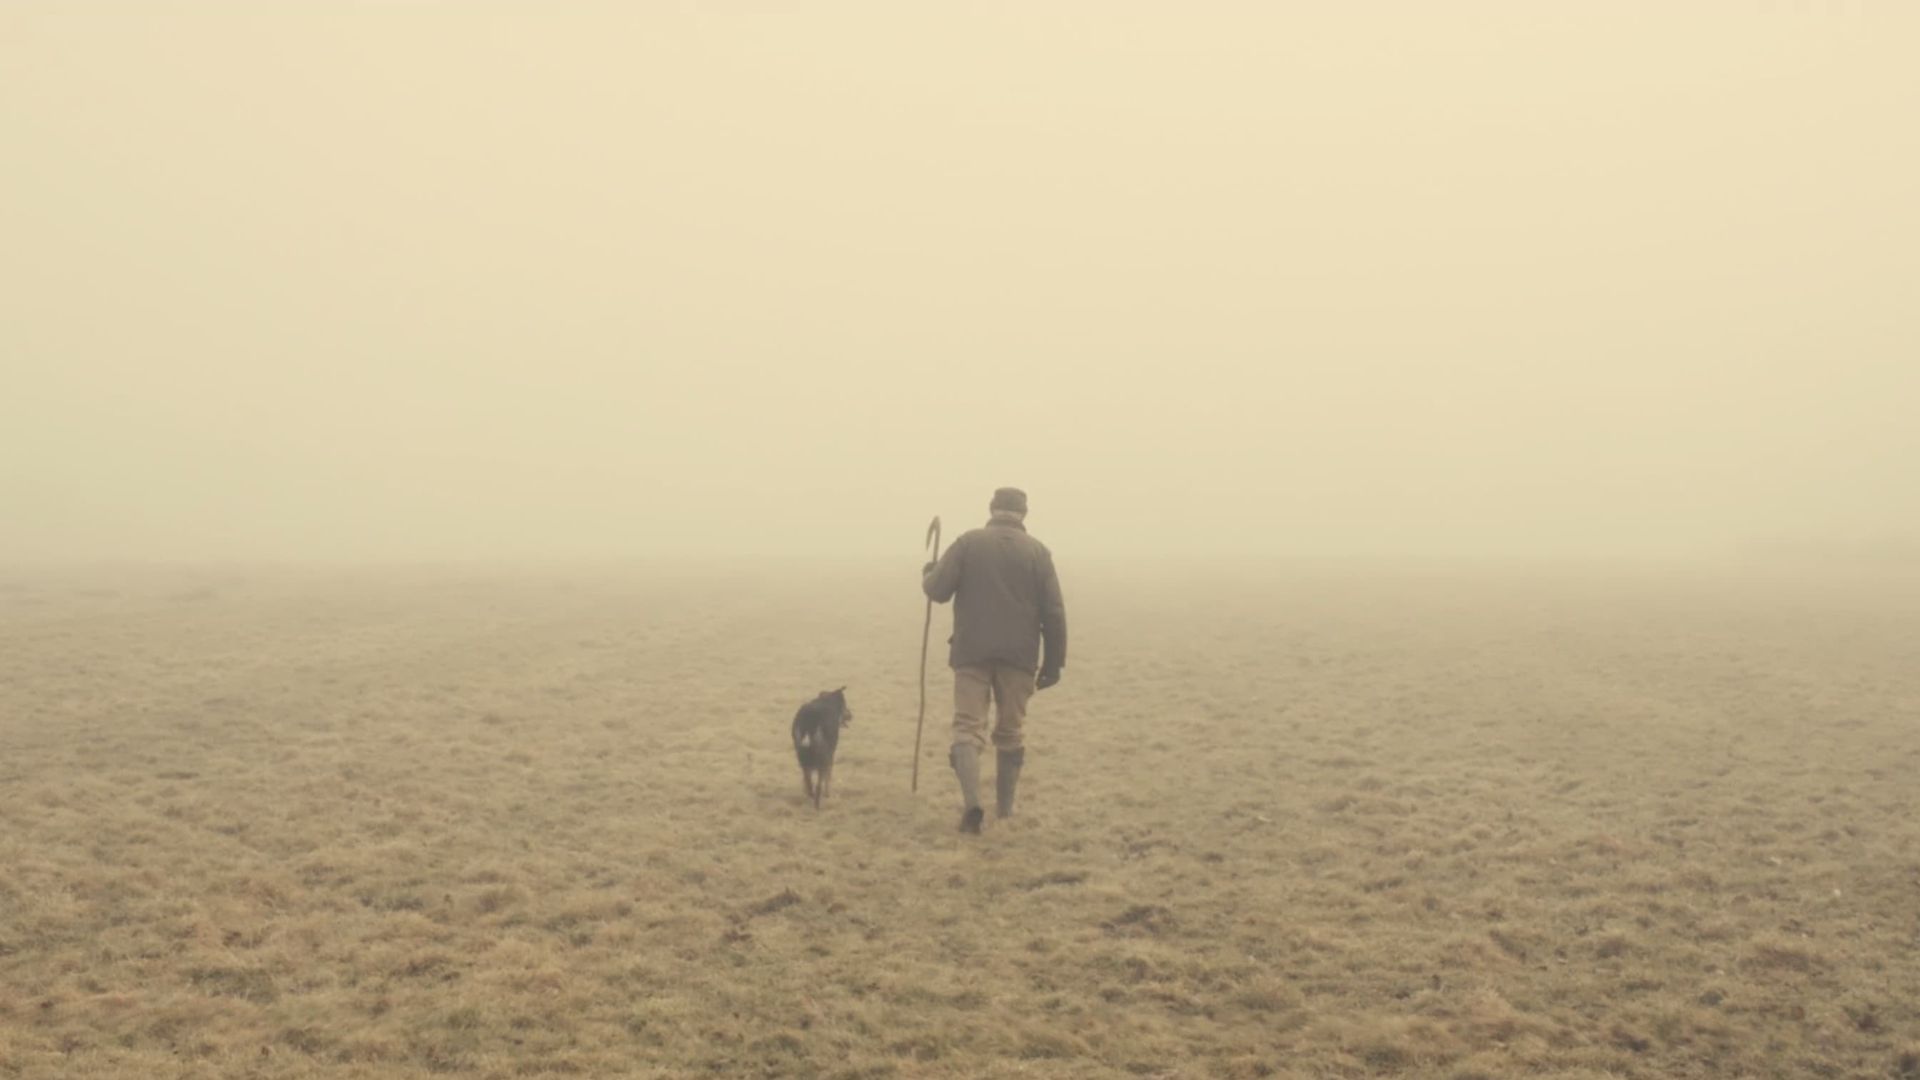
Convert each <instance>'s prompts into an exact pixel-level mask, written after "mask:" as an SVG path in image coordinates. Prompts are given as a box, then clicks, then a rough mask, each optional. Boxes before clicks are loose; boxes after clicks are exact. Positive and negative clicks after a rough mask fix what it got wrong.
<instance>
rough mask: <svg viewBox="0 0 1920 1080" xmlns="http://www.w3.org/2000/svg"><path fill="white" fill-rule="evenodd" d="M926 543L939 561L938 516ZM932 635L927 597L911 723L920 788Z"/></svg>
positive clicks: (915, 775)
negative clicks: (916, 704) (914, 714)
mask: <svg viewBox="0 0 1920 1080" xmlns="http://www.w3.org/2000/svg"><path fill="white" fill-rule="evenodd" d="M927 543H929V544H931V545H932V546H933V561H934V562H936V563H937V562H939V561H940V518H939V517H938V516H937V515H936V516H935V517H934V519H933V524H931V525H929V526H927ZM932 637H933V598H932V597H928V598H927V625H926V626H925V627H924V628H923V629H921V631H920V719H919V721H918V722H916V723H915V724H914V725H913V788H912V790H913V791H915V792H918V791H919V790H920V731H921V729H922V728H924V727H926V725H927V642H928V641H930V640H931V639H932Z"/></svg>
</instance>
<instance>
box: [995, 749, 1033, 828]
mask: <svg viewBox="0 0 1920 1080" xmlns="http://www.w3.org/2000/svg"><path fill="white" fill-rule="evenodd" d="M1026 763H1027V748H1026V747H1024V746H1022V747H1020V748H1018V749H1015V750H1002V751H1000V753H999V755H998V760H997V761H996V762H995V763H994V773H993V789H994V791H993V793H994V796H995V799H994V814H995V816H996V817H1003V818H1006V817H1012V816H1013V789H1014V787H1015V786H1017V785H1018V784H1019V783H1020V766H1022V765H1025V764H1026Z"/></svg>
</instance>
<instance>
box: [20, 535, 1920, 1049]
mask: <svg viewBox="0 0 1920 1080" xmlns="http://www.w3.org/2000/svg"><path fill="white" fill-rule="evenodd" d="M917 565H918V563H917V561H909V562H908V563H906V564H905V565H904V566H903V567H902V568H900V569H899V571H898V573H897V574H896V575H895V576H892V577H886V576H876V575H874V574H872V573H870V572H865V573H859V572H852V571H840V570H819V569H815V570H808V571H805V572H799V571H795V572H790V573H787V574H784V575H776V574H773V573H771V572H770V571H763V572H761V573H758V574H750V575H742V574H730V573H726V572H722V571H718V570H705V571H691V570H689V571H685V572H681V573H671V572H668V571H665V570H660V571H657V572H651V573H641V572H638V571H625V572H612V571H609V572H606V573H601V574H589V573H586V572H584V571H582V572H576V573H559V572H552V573H536V572H533V571H516V572H511V573H509V572H505V571H501V572H491V571H481V570H471V571H452V570H434V571H426V570H414V571H402V570H371V569H368V570H351V571H349V570H340V571H317V570H316V571H304V572H294V571H286V570H277V571H271V572H269V571H258V572H249V571H242V570H225V571H214V570H172V571H138V572H136V571H104V570H101V571H89V572H84V573H83V572H79V571H59V572H55V571H44V570H15V571H10V572H7V573H4V574H0V1076H6V1077H36V1078H38V1077H72V1078H80V1080H85V1078H90V1077H107V1076H114V1077H243V1076H244V1077H289V1078H290V1077H309V1076H328V1077H367V1078H389V1077H417V1076H426V1075H430V1074H448V1075H458V1076H472V1077H517V1076H544V1075H570V1076H588V1077H614V1076H639V1077H647V1076H685V1075H701V1074H705V1075H725V1076H780V1077H811V1076H823V1077H848V1078H852V1077H887V1076H901V1077H913V1076H935V1077H993V1076H1060V1077H1106V1076H1129V1075H1132V1076H1196V1077H1199V1076H1246V1077H1254V1076H1276V1077H1316V1076H1340V1077H1347V1076H1364V1075H1404V1076H1419V1077H1428V1076H1431V1077H1443V1078H1456V1080H1468V1078H1475V1077H1480V1078H1488V1080H1495V1078H1506V1077H1522V1076H1525V1077H1584V1078H1599V1077H1647V1078H1654V1077H1716V1078H1717V1077H1784V1076H1825V1077H1920V580H1917V579H1916V578H1915V577H1913V576H1912V575H1906V576H1900V575H1895V574H1890V573H1889V574H1881V575H1877V576H1866V575H1853V576H1842V575H1829V576H1826V577H1822V578H1817V579H1808V578H1801V577H1796V576H1793V575H1788V574H1784V573H1780V574H1764V573H1760V572H1757V571H1756V572H1748V573H1743V574H1732V573H1725V572H1721V573H1706V572H1700V573H1692V574H1684V573H1680V572H1677V571H1669V572H1665V573H1653V572H1651V571H1645V570H1642V571H1634V572H1628V571H1617V572H1589V573H1585V574H1575V573H1573V572H1571V571H1554V572H1549V571H1545V570H1539V569H1537V568H1536V569H1534V570H1531V571H1524V570H1519V569H1511V570H1507V571H1503V572H1496V571H1495V570H1492V569H1481V570H1473V571H1468V570H1454V571H1447V572H1440V571H1431V572H1424V573H1423V572H1417V571H1415V570H1412V569H1400V570H1395V571H1390V572H1379V573H1373V572H1365V571H1363V570H1362V569H1359V568H1353V567H1346V568H1337V569H1335V568H1322V569H1318V570H1315V569H1312V568H1296V569H1294V570H1292V571H1288V572H1286V573H1281V572H1272V573H1267V574H1262V575H1247V574H1236V573H1233V572H1230V571H1228V570H1225V569H1214V570H1211V571H1207V572H1199V571H1184V572H1183V571H1177V570H1173V569H1165V570H1158V571H1153V572H1142V573H1131V574H1129V573H1123V572H1120V571H1118V570H1114V569H1087V568H1080V569H1079V570H1078V571H1077V572H1076V568H1075V566H1074V564H1073V563H1072V562H1071V561H1063V572H1064V575H1065V584H1066V589H1067V599H1068V605H1069V611H1070V615H1071V617H1072V621H1073V629H1074V635H1075V636H1074V643H1073V649H1074V653H1073V661H1072V664H1071V665H1070V667H1069V668H1068V671H1067V678H1066V680H1065V681H1064V682H1063V683H1062V684H1061V686H1060V687H1059V688H1057V689H1054V690H1050V691H1047V692H1045V693H1043V694H1041V695H1040V696H1039V697H1037V698H1036V699H1035V702H1034V710H1033V715H1032V717H1031V720H1030V740H1031V741H1030V747H1031V748H1030V750H1029V763H1028V767H1027V770H1026V774H1025V776H1024V777H1023V786H1022V791H1021V796H1022V804H1021V807H1020V810H1021V812H1020V814H1019V816H1018V817H1017V818H1016V819H1015V820H1014V821H1012V822H1010V823H1005V824H995V823H993V822H991V821H990V822H989V829H988V831H987V834H986V835H985V836H983V837H978V838H965V837H961V836H960V835H958V834H957V833H956V832H955V830H954V823H955V820H956V817H957V813H958V806H957V801H956V797H955V795H954V794H953V790H952V784H951V779H950V775H949V774H948V773H947V771H946V769H945V764H944V759H945V739H944V737H943V736H944V720H945V715H944V714H945V711H946V710H945V708H944V706H945V704H946V703H947V702H948V701H949V694H950V684H949V683H948V681H947V680H946V678H945V677H944V676H945V674H946V673H945V671H944V668H943V667H941V666H940V664H939V662H938V650H939V640H940V638H942V637H944V632H937V633H936V636H935V650H936V664H935V677H934V679H933V681H932V692H931V694H930V697H931V698H932V705H931V707H930V708H929V722H928V728H927V734H928V737H927V740H926V746H925V750H924V757H923V761H922V767H921V778H920V792H919V794H918V795H917V796H915V795H912V794H910V793H909V791H908V777H909V772H910V764H911V758H912V743H913V725H914V715H915V709H916V704H917V700H916V693H917V689H916V686H917V660H918V650H919V644H920V642H919V637H920V620H921V615H922V607H921V602H920V600H919V597H918V595H917V592H916V581H915V579H914V578H915V571H916V569H917ZM939 618H941V617H940V616H937V620H938V619H939ZM940 625H941V623H940V622H939V621H936V629H937V631H938V628H939V627H940ZM843 683H844V684H847V685H848V686H849V691H848V693H849V697H850V699H851V702H852V705H853V707H854V709H855V711H856V714H857V715H856V719H855V721H854V724H853V726H852V727H851V728H850V729H849V730H848V731H847V733H846V734H845V736H844V737H843V740H842V745H841V757H840V763H839V767H838V769H837V770H836V773H835V790H834V797H833V798H831V799H830V800H829V802H828V804H827V806H826V807H825V808H824V809H823V810H822V811H820V812H818V813H816V812H814V811H813V810H812V809H811V808H808V807H805V806H803V804H802V801H801V795H800V785H799V781H798V776H797V770H796V769H795V767H794V764H793V761H792V755H791V752H790V750H789V748H788V747H787V745H786V737H787V736H786V729H787V724H788V722H789V720H790V719H791V717H792V713H793V710H794V708H795V707H796V706H797V705H798V704H799V703H800V702H801V701H802V700H804V699H805V698H806V697H807V696H809V695H811V694H812V693H813V692H814V691H816V690H819V689H823V688H830V687H834V686H839V685H841V684H843Z"/></svg>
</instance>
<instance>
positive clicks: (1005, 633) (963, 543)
mask: <svg viewBox="0 0 1920 1080" xmlns="http://www.w3.org/2000/svg"><path fill="white" fill-rule="evenodd" d="M923 585H924V588H925V590H926V594H927V597H928V598H929V599H931V600H933V601H935V602H936V603H945V602H946V601H948V600H952V601H953V638H952V642H951V649H950V650H949V654H948V663H949V664H951V665H952V666H954V667H964V666H966V665H968V664H981V663H988V662H996V663H1003V664H1012V665H1014V666H1016V667H1019V668H1022V669H1024V670H1026V671H1035V670H1041V669H1045V670H1051V671H1058V670H1059V669H1060V668H1061V667H1063V666H1065V663H1066V655H1067V647H1066V646H1067V618H1066V605H1065V603H1064V602H1063V601H1062V599H1061V594H1060V579H1059V576H1058V574H1057V573H1056V572H1055V570H1054V566H1053V553H1052V552H1050V551H1048V550H1047V546H1046V545H1045V544H1043V543H1041V542H1040V541H1039V540H1037V539H1035V538H1034V537H1033V536H1031V535H1029V534H1028V533H1027V531H1026V528H1025V527H1024V526H1023V525H1022V524H1021V523H1020V522H1019V521H1018V520H1016V519H1013V518H1011V517H1010V516H1004V515H1000V514H996V515H995V517H994V520H993V521H991V522H990V523H988V524H987V525H986V526H985V527H984V528H979V529H973V530H971V531H969V532H967V533H965V534H963V535H961V536H960V538H959V539H957V540H955V541H954V542H953V546H952V547H951V548H949V549H947V553H946V555H945V556H943V557H942V558H941V560H940V562H939V563H938V564H937V565H936V566H935V567H934V569H933V571H932V572H931V573H929V574H928V575H927V576H926V579H925V581H924V582H923ZM1043 645H1044V646H1045V657H1044V659H1043V657H1042V655H1041V650H1042V646H1043Z"/></svg>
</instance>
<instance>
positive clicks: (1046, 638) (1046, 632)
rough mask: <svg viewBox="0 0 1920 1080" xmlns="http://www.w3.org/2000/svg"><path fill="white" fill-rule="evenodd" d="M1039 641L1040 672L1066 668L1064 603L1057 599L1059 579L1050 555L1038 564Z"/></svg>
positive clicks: (1062, 600)
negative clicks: (1040, 645)
mask: <svg viewBox="0 0 1920 1080" xmlns="http://www.w3.org/2000/svg"><path fill="white" fill-rule="evenodd" d="M1040 572H1041V575H1042V580H1041V582H1040V639H1041V642H1042V644H1043V645H1044V652H1043V653H1042V654H1041V660H1040V670H1042V671H1059V670H1060V669H1061V668H1064V667H1066V666H1067V602H1066V600H1065V599H1063V598H1062V597H1061V595H1060V575H1059V574H1057V573H1055V572H1054V569H1053V555H1052V553H1051V552H1049V553H1048V554H1047V556H1046V557H1045V558H1044V559H1043V560H1042V561H1041V569H1040Z"/></svg>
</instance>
